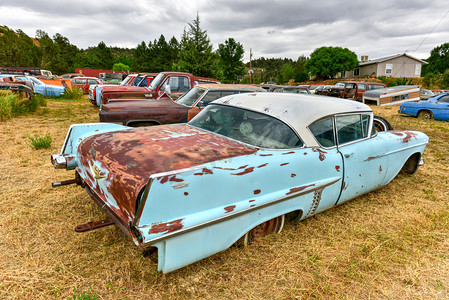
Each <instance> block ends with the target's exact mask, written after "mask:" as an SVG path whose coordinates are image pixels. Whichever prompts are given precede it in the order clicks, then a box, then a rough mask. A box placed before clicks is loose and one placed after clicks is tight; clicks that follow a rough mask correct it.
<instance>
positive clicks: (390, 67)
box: [385, 64, 393, 74]
mask: <svg viewBox="0 0 449 300" xmlns="http://www.w3.org/2000/svg"><path fill="white" fill-rule="evenodd" d="M391 73H393V64H387V65H386V67H385V74H391Z"/></svg>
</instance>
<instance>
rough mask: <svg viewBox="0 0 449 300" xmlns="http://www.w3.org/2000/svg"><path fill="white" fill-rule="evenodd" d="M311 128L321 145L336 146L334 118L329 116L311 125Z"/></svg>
mask: <svg viewBox="0 0 449 300" xmlns="http://www.w3.org/2000/svg"><path fill="white" fill-rule="evenodd" d="M309 129H310V131H311V132H312V134H313V135H314V136H315V138H316V139H317V141H318V143H320V145H321V146H323V147H333V146H335V137H334V122H332V118H327V119H323V120H320V121H318V122H315V123H313V124H312V125H310V126H309Z"/></svg>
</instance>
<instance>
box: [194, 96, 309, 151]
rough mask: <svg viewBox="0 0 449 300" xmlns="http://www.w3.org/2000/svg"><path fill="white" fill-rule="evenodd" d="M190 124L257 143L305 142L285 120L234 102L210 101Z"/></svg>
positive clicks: (293, 145) (282, 146) (275, 146)
mask: <svg viewBox="0 0 449 300" xmlns="http://www.w3.org/2000/svg"><path fill="white" fill-rule="evenodd" d="M189 124H190V125H192V126H195V127H198V128H201V129H205V130H208V131H212V132H215V133H218V134H221V135H224V136H227V137H230V138H232V139H235V140H238V141H241V142H244V143H247V144H250V145H253V146H256V147H262V148H269V149H289V148H297V147H302V146H303V143H302V142H301V140H300V139H299V138H298V136H297V135H296V134H295V132H294V131H293V130H292V129H291V128H290V127H289V126H287V124H285V123H283V122H282V121H280V120H278V119H276V118H273V117H271V116H269V115H265V114H262V113H258V112H253V111H249V110H245V109H242V108H237V107H232V106H225V105H220V104H210V105H208V106H207V107H206V108H205V109H203V110H202V111H201V112H200V113H199V114H198V115H197V116H196V117H195V118H193V119H192V120H191V121H190V122H189Z"/></svg>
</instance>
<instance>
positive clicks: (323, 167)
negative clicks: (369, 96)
mask: <svg viewBox="0 0 449 300" xmlns="http://www.w3.org/2000/svg"><path fill="white" fill-rule="evenodd" d="M334 126H335V124H334V118H333V117H327V118H324V119H321V120H318V121H316V122H314V123H313V124H311V125H309V130H310V132H311V133H312V134H313V136H314V137H315V139H316V140H317V142H318V143H319V144H320V146H321V147H319V148H311V151H310V154H311V155H309V154H308V153H307V152H304V157H309V158H310V159H311V158H312V157H315V164H314V165H310V166H308V165H307V161H303V162H302V163H301V164H302V166H303V169H304V170H307V171H306V172H304V175H303V176H304V177H305V178H304V180H305V181H306V180H310V179H311V178H313V177H314V174H316V176H317V177H316V179H318V178H321V179H322V180H323V179H324V180H329V179H330V178H339V180H338V181H337V182H335V183H334V184H332V185H331V186H329V187H326V188H325V189H324V190H323V191H322V192H321V191H320V192H318V193H317V194H316V195H314V203H313V205H312V207H311V210H310V211H309V212H307V215H306V216H309V215H311V214H316V213H318V212H321V211H323V210H326V209H328V208H330V207H332V206H334V205H336V204H337V201H338V198H339V196H340V193H341V186H342V181H343V180H342V179H343V171H344V170H343V159H342V155H341V154H340V151H339V150H338V148H337V142H336V137H335V130H334ZM316 156H318V160H316ZM309 158H307V159H309ZM317 162H318V163H317Z"/></svg>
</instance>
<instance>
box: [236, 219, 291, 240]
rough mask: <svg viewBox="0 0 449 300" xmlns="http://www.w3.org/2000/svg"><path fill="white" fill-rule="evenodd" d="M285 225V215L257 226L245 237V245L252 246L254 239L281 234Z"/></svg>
mask: <svg viewBox="0 0 449 300" xmlns="http://www.w3.org/2000/svg"><path fill="white" fill-rule="evenodd" d="M284 223H285V215H282V216H279V217H276V218H274V219H271V220H268V221H266V222H264V223H262V224H259V225H257V226H256V227H254V228H253V229H251V230H250V231H248V232H247V233H246V234H245V235H244V236H243V238H242V239H243V241H242V242H243V245H244V246H248V245H250V244H251V243H252V242H253V241H254V239H256V238H258V237H261V236H265V235H268V234H271V233H279V232H281V231H282V228H284Z"/></svg>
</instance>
